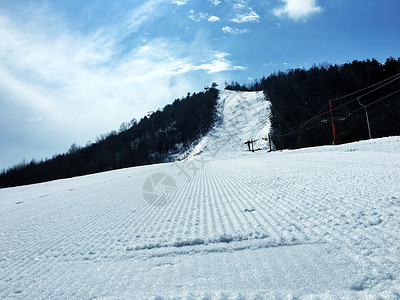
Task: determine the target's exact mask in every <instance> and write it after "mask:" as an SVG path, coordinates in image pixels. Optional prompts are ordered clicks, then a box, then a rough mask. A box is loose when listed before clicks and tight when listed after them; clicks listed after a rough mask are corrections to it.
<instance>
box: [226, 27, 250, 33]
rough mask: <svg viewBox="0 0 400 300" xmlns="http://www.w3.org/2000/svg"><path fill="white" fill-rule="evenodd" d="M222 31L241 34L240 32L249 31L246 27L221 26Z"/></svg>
mask: <svg viewBox="0 0 400 300" xmlns="http://www.w3.org/2000/svg"><path fill="white" fill-rule="evenodd" d="M222 31H223V32H224V33H230V34H242V33H246V32H249V30H248V29H238V28H232V27H229V26H225V27H222Z"/></svg>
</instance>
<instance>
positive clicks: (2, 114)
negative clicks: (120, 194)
mask: <svg viewBox="0 0 400 300" xmlns="http://www.w3.org/2000/svg"><path fill="white" fill-rule="evenodd" d="M161 2H162V1H150V2H146V4H143V5H142V6H140V7H139V8H138V9H137V10H135V11H131V12H129V13H127V15H126V17H125V18H123V20H121V21H120V23H118V24H113V25H112V26H109V27H108V28H101V29H98V30H97V31H96V32H93V33H86V34H84V33H81V32H76V31H71V30H69V29H68V25H67V24H65V23H63V21H62V19H61V18H59V17H57V16H55V17H54V16H53V17H52V16H51V15H52V14H51V13H49V12H48V11H47V12H46V11H45V12H42V13H38V12H35V13H34V14H26V15H29V16H33V17H30V18H29V19H28V18H27V19H24V20H21V19H18V18H14V17H13V16H6V15H5V14H4V13H1V14H0V36H1V39H0V120H3V121H0V124H6V125H1V126H3V127H2V129H3V131H4V132H6V131H8V128H22V127H23V126H22V125H21V124H22V122H25V123H26V124H28V123H29V124H31V125H33V124H35V126H41V127H40V128H37V130H36V131H35V133H32V132H31V133H30V134H40V135H42V136H48V137H49V138H48V139H47V140H44V139H45V138H43V140H42V141H41V144H40V145H38V148H39V147H41V148H46V149H47V151H51V152H52V153H55V152H62V151H66V149H68V146H69V145H71V144H72V143H73V142H76V143H78V144H81V145H84V144H85V143H86V142H87V141H88V140H89V139H90V140H94V139H95V137H96V136H97V135H99V134H101V133H104V132H107V131H110V130H112V129H116V128H118V127H119V125H120V123H122V122H123V121H129V120H130V119H132V118H133V117H135V118H140V117H142V116H143V115H145V113H146V112H147V111H150V110H154V109H156V108H158V107H162V106H164V105H165V104H166V103H169V102H170V101H171V100H172V99H174V98H176V97H180V96H182V95H185V94H186V92H187V91H193V90H195V89H196V85H199V82H200V84H201V86H202V85H203V84H204V83H202V82H201V81H202V80H208V78H209V76H204V75H201V74H199V73H198V72H199V71H201V72H206V73H210V74H216V73H218V72H224V71H232V70H243V69H244V67H242V66H238V65H235V64H233V63H232V62H231V61H230V60H229V59H228V57H227V56H228V54H226V53H221V52H211V54H210V52H207V51H200V50H199V51H197V52H196V51H193V49H194V48H196V49H198V48H199V47H198V45H199V44H201V45H203V44H202V43H203V42H204V41H203V42H202V41H200V40H194V41H193V42H192V43H193V44H190V43H186V44H183V43H182V42H181V41H179V40H175V39H174V40H168V39H162V38H158V39H155V38H152V37H151V36H149V35H147V36H146V39H145V41H142V38H138V41H140V42H139V43H140V45H138V46H132V47H131V48H130V49H126V48H125V47H124V45H123V44H122V39H125V38H126V37H127V36H128V35H129V34H130V33H132V32H135V31H137V30H139V29H140V27H141V26H142V25H144V24H145V23H146V22H148V21H150V19H149V18H151V16H148V17H147V19H143V18H142V19H140V20H139V19H136V20H135V18H134V17H135V16H139V15H140V13H143V12H147V13H150V12H152V11H160V10H158V9H157V4H158V5H162V4H160V3H161ZM208 18H210V16H207V19H208ZM46 20H47V21H46ZM124 25H129V26H124ZM199 39H201V37H200V38H199ZM207 45H208V44H206V46H205V47H211V46H207ZM121 49H122V50H121ZM182 75H184V76H182ZM194 78H195V79H194ZM11 107H12V108H13V110H12V111H13V112H17V113H16V114H15V115H13V116H12V117H11V116H9V115H11V113H10V111H11ZM19 112H21V114H20V117H18V113H19ZM22 112H23V113H22ZM7 115H8V116H7ZM38 116H40V119H39V117H38ZM5 120H7V122H6V121H5ZM39 121H40V122H39ZM4 126H7V127H6V128H4ZM18 130H22V129H18ZM23 134H25V135H26V134H28V133H26V132H25V133H21V136H19V137H14V139H15V138H17V139H19V140H23V139H26V136H22V135H23ZM50 137H51V138H50ZM31 140H35V141H36V140H37V139H36V137H34V138H31ZM2 142H3V143H6V141H5V140H4V139H3V138H2ZM32 147H33V145H32ZM32 147H31V148H29V149H27V150H26V151H27V152H28V153H29V154H27V155H26V156H27V158H28V159H30V158H31V157H32V156H34V155H35V156H36V157H40V154H35V152H33V151H32ZM55 147H58V148H55ZM49 149H51V150H49ZM46 155H47V154H46ZM29 156H30V157H29Z"/></svg>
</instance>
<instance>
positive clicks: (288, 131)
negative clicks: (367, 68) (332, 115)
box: [274, 73, 400, 136]
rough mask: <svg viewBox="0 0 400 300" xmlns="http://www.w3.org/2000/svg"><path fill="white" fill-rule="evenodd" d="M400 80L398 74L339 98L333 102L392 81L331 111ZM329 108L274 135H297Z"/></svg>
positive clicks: (399, 74)
mask: <svg viewBox="0 0 400 300" xmlns="http://www.w3.org/2000/svg"><path fill="white" fill-rule="evenodd" d="M393 78H394V79H393ZM390 79H393V80H390ZM398 79H400V73H398V74H396V75H394V76H391V77H389V78H386V79H385V80H382V81H380V82H377V83H375V84H373V85H370V86H368V87H366V88H363V89H361V90H358V91H356V92H353V93H351V94H348V95H345V96H342V97H339V98H335V99H333V100H332V101H336V100H340V99H343V98H347V97H349V96H351V95H355V94H357V93H360V92H361V91H365V90H367V89H369V88H371V87H374V86H377V85H379V84H382V83H384V82H385V81H388V80H390V81H389V82H386V83H384V84H382V85H381V86H379V87H377V88H375V89H373V90H371V91H369V92H367V93H365V94H363V95H361V96H359V97H357V98H355V99H352V100H349V101H347V102H346V103H343V104H341V105H339V106H337V107H335V108H333V109H332V110H330V111H331V112H333V111H335V110H338V109H340V108H342V107H344V106H346V105H348V104H350V103H352V102H354V101H357V100H358V99H359V98H361V97H364V96H366V95H369V94H371V93H373V92H375V91H377V90H379V89H380V88H382V87H384V86H386V85H388V84H390V83H392V82H394V81H396V80H398ZM389 96H390V95H389ZM389 96H388V97H389ZM381 99H382V98H381ZM381 99H380V100H379V101H381ZM376 102H377V101H375V102H373V103H376ZM373 103H371V104H373ZM371 104H368V105H367V106H369V105H371ZM327 106H329V105H328V104H327V105H325V106H324V107H323V108H322V109H321V110H320V111H319V112H318V113H317V114H316V115H314V116H313V117H312V118H311V119H309V120H307V121H305V122H303V123H301V124H298V125H296V126H293V127H291V128H289V129H285V130H284V131H281V132H280V133H276V134H274V135H275V136H287V135H291V134H295V133H297V132H300V131H301V129H302V128H303V127H304V126H306V125H307V124H308V123H310V122H311V121H313V120H315V119H317V118H318V117H321V116H323V115H324V114H321V113H322V112H323V111H324V110H325V108H326V107H327ZM322 125H325V124H324V123H323V124H318V125H316V126H313V127H310V128H307V129H303V130H308V129H311V128H315V127H318V126H322Z"/></svg>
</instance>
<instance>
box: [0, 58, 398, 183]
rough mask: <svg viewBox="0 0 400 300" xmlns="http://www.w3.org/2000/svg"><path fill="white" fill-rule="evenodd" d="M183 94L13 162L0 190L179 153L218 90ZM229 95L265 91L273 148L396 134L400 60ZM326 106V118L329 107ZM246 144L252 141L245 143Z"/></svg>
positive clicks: (296, 76) (209, 114) (308, 73)
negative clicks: (116, 125) (95, 135)
mask: <svg viewBox="0 0 400 300" xmlns="http://www.w3.org/2000/svg"><path fill="white" fill-rule="evenodd" d="M215 87H216V85H215V84H213V86H212V88H210V89H209V90H207V91H206V92H201V93H197V94H196V93H195V94H192V95H190V94H188V96H187V97H185V98H183V99H176V100H175V101H174V102H173V104H171V105H167V106H166V107H164V108H163V109H162V110H160V111H156V112H154V113H152V114H151V115H149V116H148V117H144V118H142V119H141V120H140V122H133V123H130V124H129V125H128V124H125V125H124V126H122V127H121V129H120V131H119V132H118V133H117V132H115V131H114V132H111V133H109V134H107V135H103V136H102V137H101V138H100V139H98V141H97V142H96V143H94V144H91V145H87V146H86V147H84V148H82V147H79V146H76V145H73V146H71V148H70V149H69V151H68V152H67V153H65V154H60V155H56V156H54V157H53V158H52V159H50V160H46V161H41V162H35V161H32V162H30V163H28V164H22V163H21V164H19V165H17V166H14V167H12V168H10V169H8V170H5V171H3V172H2V173H0V188H1V187H8V186H16V185H23V184H30V183H37V182H43V181H48V180H53V179H59V178H67V177H72V176H79V175H84V174H90V173H96V172H102V171H107V170H113V169H118V168H124V167H132V166H138V165H145V164H152V163H158V162H162V161H166V160H168V159H170V158H171V157H173V154H174V153H177V152H180V151H183V150H186V149H187V148H188V147H189V146H190V145H191V144H192V143H193V142H194V141H195V140H197V139H198V138H200V137H201V136H203V135H204V134H205V133H207V132H208V130H209V129H210V128H211V126H212V125H213V124H214V121H215V120H214V118H215V112H216V101H217V98H218V94H219V93H218V90H217V89H216V88H215ZM225 88H226V89H230V90H255V91H264V93H265V95H266V97H267V98H268V99H269V100H270V101H271V103H272V139H273V143H274V145H275V147H276V148H277V149H286V148H292V149H293V148H301V147H310V146H317V145H328V144H332V140H333V137H332V127H331V121H332V119H333V120H334V121H335V123H336V127H337V142H338V143H345V142H351V141H356V140H362V139H367V138H368V137H369V130H368V126H367V122H366V112H367V113H368V118H369V125H370V132H371V136H372V137H373V138H377V137H384V136H390V135H400V58H399V59H394V58H389V59H387V60H386V62H385V63H379V62H378V61H376V60H374V59H372V60H366V61H353V62H351V63H346V64H343V65H329V64H323V65H320V66H314V67H312V68H311V69H309V70H304V69H292V70H288V71H286V72H278V73H274V74H272V75H270V76H268V77H263V78H262V79H260V80H255V81H254V82H253V83H251V84H248V85H241V84H239V83H237V82H236V83H235V82H232V83H231V84H227V85H226V87H225ZM329 100H332V105H333V111H332V116H331V114H330V111H329V104H328V101H329ZM249 138H252V137H249Z"/></svg>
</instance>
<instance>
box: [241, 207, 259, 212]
mask: <svg viewBox="0 0 400 300" xmlns="http://www.w3.org/2000/svg"><path fill="white" fill-rule="evenodd" d="M255 210H256V209H255V208H245V210H244V211H245V212H253V211H255Z"/></svg>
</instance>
